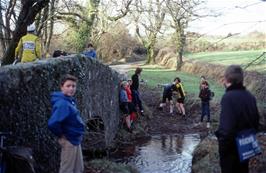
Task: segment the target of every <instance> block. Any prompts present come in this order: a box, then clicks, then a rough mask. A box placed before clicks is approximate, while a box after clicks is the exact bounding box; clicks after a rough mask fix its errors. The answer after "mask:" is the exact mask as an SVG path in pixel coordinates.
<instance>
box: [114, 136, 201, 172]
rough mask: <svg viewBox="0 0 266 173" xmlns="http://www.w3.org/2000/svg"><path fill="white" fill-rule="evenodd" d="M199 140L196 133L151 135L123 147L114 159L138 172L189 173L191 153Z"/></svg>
mask: <svg viewBox="0 0 266 173" xmlns="http://www.w3.org/2000/svg"><path fill="white" fill-rule="evenodd" d="M199 142H200V136H199V135H198V134H187V135H158V136H152V138H151V139H150V140H148V141H142V142H140V143H139V144H137V145H136V146H134V147H132V146H131V147H128V148H125V149H124V151H123V152H124V154H121V153H120V154H121V155H120V156H118V155H117V156H118V157H116V159H115V160H116V161H118V162H122V163H126V164H131V165H134V166H135V167H136V168H137V169H138V170H139V172H140V173H191V165H192V153H193V151H194V149H195V147H196V146H197V145H198V144H199ZM122 155H123V157H122Z"/></svg>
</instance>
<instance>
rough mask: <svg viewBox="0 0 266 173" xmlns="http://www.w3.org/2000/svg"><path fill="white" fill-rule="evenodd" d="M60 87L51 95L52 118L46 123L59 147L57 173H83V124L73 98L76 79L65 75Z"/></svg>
mask: <svg viewBox="0 0 266 173" xmlns="http://www.w3.org/2000/svg"><path fill="white" fill-rule="evenodd" d="M60 86H61V91H60V92H54V93H52V99H51V102H52V106H53V107H52V116H51V117H50V119H49V121H48V128H49V129H50V130H51V131H52V132H53V133H54V134H55V135H56V136H57V137H58V143H59V144H60V145H61V162H60V170H59V173H83V171H84V165H83V156H82V150H81V141H82V137H83V135H84V123H83V121H82V119H81V116H80V112H79V110H78V109H77V107H76V101H75V99H74V98H73V96H74V94H75V92H76V86H77V78H76V77H74V76H72V75H66V76H64V77H63V79H62V81H61V85H60Z"/></svg>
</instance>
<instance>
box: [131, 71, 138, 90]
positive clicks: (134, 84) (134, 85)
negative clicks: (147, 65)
mask: <svg viewBox="0 0 266 173" xmlns="http://www.w3.org/2000/svg"><path fill="white" fill-rule="evenodd" d="M131 79H132V85H131V90H138V89H139V76H138V75H137V74H134V75H132V77H131Z"/></svg>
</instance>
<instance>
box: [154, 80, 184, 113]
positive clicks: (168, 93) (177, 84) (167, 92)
mask: <svg viewBox="0 0 266 173" xmlns="http://www.w3.org/2000/svg"><path fill="white" fill-rule="evenodd" d="M160 86H163V87H164V90H163V99H162V103H160V106H159V110H162V109H163V107H165V106H166V99H167V100H168V101H169V102H170V114H173V111H174V103H173V98H172V97H173V94H176V95H177V100H176V107H177V109H178V114H180V115H182V116H183V117H185V116H186V112H185V107H184V101H185V91H184V88H183V85H182V83H181V79H180V78H179V77H176V78H175V79H174V81H173V82H172V83H171V84H163V85H160Z"/></svg>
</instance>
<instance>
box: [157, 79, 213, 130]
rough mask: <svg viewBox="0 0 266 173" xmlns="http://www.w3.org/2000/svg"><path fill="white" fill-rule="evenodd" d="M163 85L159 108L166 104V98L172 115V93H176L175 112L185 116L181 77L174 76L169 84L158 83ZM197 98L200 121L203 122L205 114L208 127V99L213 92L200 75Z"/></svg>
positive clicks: (161, 108)
mask: <svg viewBox="0 0 266 173" xmlns="http://www.w3.org/2000/svg"><path fill="white" fill-rule="evenodd" d="M159 86H163V87H164V89H163V98H162V102H161V103H160V105H159V110H163V107H165V106H166V100H168V102H169V104H170V106H169V107H170V112H169V113H170V114H171V115H173V112H174V102H173V98H172V97H173V95H176V107H177V110H178V112H177V114H179V115H182V116H183V117H186V112H185V107H184V100H185V91H184V88H183V85H182V83H181V79H180V78H179V77H176V78H175V79H174V81H173V82H172V83H170V84H163V85H159ZM199 89H200V92H199V98H200V99H201V118H200V123H202V122H203V119H204V116H207V128H210V100H211V98H212V96H213V92H211V90H210V89H209V83H208V81H207V80H206V78H205V77H204V76H201V80H200V86H199Z"/></svg>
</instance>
